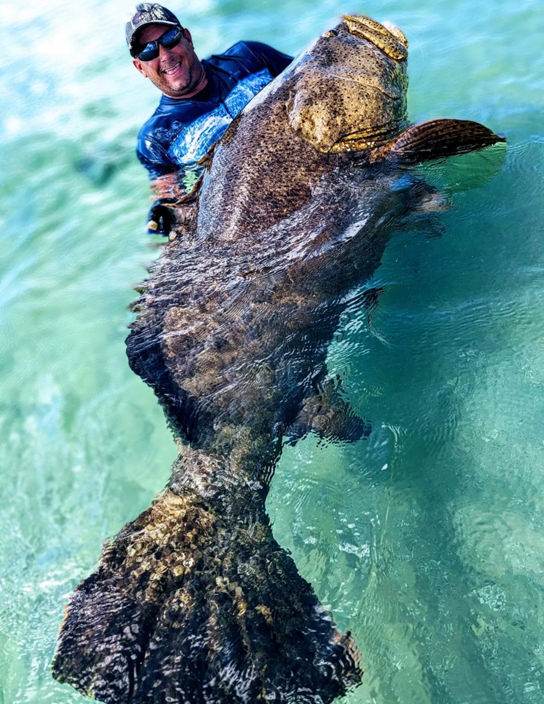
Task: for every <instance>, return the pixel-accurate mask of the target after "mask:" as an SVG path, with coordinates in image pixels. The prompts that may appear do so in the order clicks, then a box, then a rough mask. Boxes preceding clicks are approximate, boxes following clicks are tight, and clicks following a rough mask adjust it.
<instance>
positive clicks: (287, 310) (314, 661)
mask: <svg viewBox="0 0 544 704" xmlns="http://www.w3.org/2000/svg"><path fill="white" fill-rule="evenodd" d="M406 58H407V41H406V39H405V37H404V35H403V34H402V32H401V31H400V30H398V29H396V28H392V29H387V28H385V27H384V26H382V25H380V24H378V23H376V22H374V21H372V20H370V19H367V18H364V17H353V16H346V17H344V18H343V20H342V22H341V23H340V24H339V25H338V26H337V27H336V28H335V29H333V30H331V31H328V32H326V33H325V34H324V35H323V36H321V37H320V38H319V39H318V40H317V41H316V42H315V43H314V45H313V46H312V47H311V48H310V49H309V50H308V51H306V52H304V53H303V54H302V55H301V56H300V57H299V58H298V59H297V60H296V61H295V62H293V64H291V65H290V66H289V67H288V68H287V69H286V71H284V73H283V74H282V75H280V76H279V77H278V78H276V79H275V80H274V81H273V82H272V83H271V84H270V85H269V86H267V87H266V88H265V89H264V90H263V91H262V92H261V93H260V94H259V95H258V96H257V97H256V98H255V99H254V100H253V101H252V102H251V103H250V104H249V105H248V106H247V107H246V108H245V109H244V111H243V112H242V114H241V115H240V116H239V117H238V118H237V119H236V120H235V121H234V122H233V123H232V125H231V127H230V128H229V130H228V131H227V132H226V134H225V136H224V137H223V139H222V140H221V141H220V142H219V143H218V144H217V146H216V147H215V149H214V150H213V153H212V154H210V156H209V158H208V159H207V165H206V172H205V175H204V177H203V179H202V182H201V184H200V188H199V189H198V190H197V191H195V193H194V194H193V195H192V196H190V197H188V198H187V199H186V202H184V203H181V202H180V203H179V207H178V210H179V217H180V220H181V219H184V221H185V228H184V229H185V231H184V232H183V233H181V234H178V236H177V238H175V239H173V240H172V241H170V242H169V243H168V244H167V245H165V247H164V249H163V251H162V254H161V256H160V258H159V259H158V260H157V262H156V263H155V264H154V265H153V267H152V269H151V274H150V278H149V280H148V281H146V282H145V284H144V285H143V293H142V296H141V298H140V300H139V301H138V304H137V310H138V311H139V317H138V318H137V320H136V321H135V322H134V323H133V325H132V331H131V334H130V336H129V337H128V340H127V350H128V357H129V361H130V365H131V367H132V369H133V370H134V371H135V372H136V373H137V374H139V375H140V376H141V377H142V379H144V380H145V381H146V382H147V383H148V384H149V385H150V386H151V387H152V388H153V389H154V391H155V393H156V394H157V396H158V398H159V400H160V402H161V404H162V406H163V408H164V411H165V414H166V416H167V419H168V422H169V424H170V426H171V428H172V430H173V432H174V435H175V436H176V439H177V440H178V443H179V445H180V454H179V457H178V459H177V460H176V462H175V463H174V466H173V468H172V475H171V479H170V481H169V483H168V485H167V487H166V489H165V490H164V491H163V492H162V493H161V494H160V495H159V496H158V497H157V498H156V499H155V500H154V501H153V504H152V505H151V507H150V508H149V509H148V510H147V511H145V512H144V513H142V514H141V515H140V516H139V517H138V518H137V519H136V520H135V521H133V522H132V523H129V524H127V525H126V526H125V527H124V528H123V529H122V530H121V532H120V533H119V535H117V537H116V538H115V539H114V540H113V541H111V542H109V543H107V544H106V546H105V547H104V550H103V554H102V557H101V561H100V565H99V567H98V569H97V570H96V572H94V573H93V574H92V575H91V576H90V577H88V578H87V579H85V580H84V581H83V582H82V583H81V584H80V585H79V586H78V587H77V589H76V590H75V592H74V594H73V596H72V598H71V601H70V604H69V606H68V609H67V613H66V618H65V621H64V623H63V626H62V629H61V633H60V641H59V645H58V649H57V652H56V655H55V659H54V663H53V673H54V676H55V677H56V678H57V679H59V680H60V681H63V682H68V683H70V684H71V685H72V686H73V687H75V688H76V689H77V690H79V691H80V692H82V693H85V694H87V695H89V696H92V697H95V698H96V699H98V700H99V701H102V702H107V703H108V704H129V703H134V704H166V703H167V702H168V703H172V704H181V703H187V704H231V703H232V704H234V703H238V702H245V703H247V704H253V703H255V702H290V703H293V704H294V703H295V702H296V703H297V704H303V703H309V702H312V703H318V704H323V703H325V702H331V701H332V700H333V699H334V698H335V697H337V696H339V695H341V694H343V693H345V692H346V690H347V689H348V688H349V687H351V686H354V685H356V684H358V683H359V682H360V680H361V675H362V670H361V666H360V664H359V657H358V654H357V651H356V647H355V644H354V643H353V640H352V638H351V636H350V634H349V633H347V634H345V635H342V634H340V633H339V632H338V631H337V629H336V627H335V625H334V623H333V621H332V618H331V616H330V614H329V613H328V612H327V611H326V610H325V609H324V608H323V607H322V606H321V605H320V603H319V601H318V600H317V597H316V596H315V594H314V592H313V590H312V588H311V586H310V585H309V584H308V583H307V582H306V581H305V580H304V579H302V578H301V577H300V575H299V574H298V573H297V570H296V567H295V565H294V563H293V561H292V559H291V558H290V556H289V555H288V554H287V552H286V551H285V550H283V549H282V548H281V547H280V546H279V545H278V543H277V542H276V541H275V540H274V537H273V536H272V531H271V527H270V524H269V520H268V517H267V515H266V512H265V499H266V495H267V491H268V487H269V484H270V481H271V478H272V474H273V471H274V466H275V464H276V462H277V461H278V458H279V456H280V453H281V448H282V443H283V442H285V441H286V440H288V439H289V438H290V439H291V441H294V440H295V439H296V438H297V437H300V436H302V435H303V434H304V433H305V432H307V431H309V430H312V429H313V430H315V431H317V432H319V433H321V434H322V435H325V436H327V437H331V438H335V439H337V440H346V441H350V440H356V439H358V438H360V437H361V436H362V435H365V434H368V432H369V427H368V425H367V423H366V422H365V421H364V420H362V419H360V418H358V417H357V416H355V415H354V413H353V412H352V411H351V409H350V407H349V405H348V404H347V403H346V401H345V400H344V399H343V396H342V390H341V389H340V388H339V387H338V384H337V383H335V382H333V381H332V380H330V379H329V378H328V377H327V372H326V366H325V358H326V352H327V346H328V344H329V343H330V340H331V337H332V336H333V334H334V331H335V330H336V328H337V325H338V321H339V316H340V314H341V312H342V310H343V309H344V307H345V305H346V300H348V295H349V294H350V292H353V290H354V289H355V288H356V287H357V286H359V287H361V284H362V283H363V282H364V281H365V280H367V279H368V278H369V276H370V275H371V274H372V272H373V271H374V270H375V269H376V267H377V266H378V265H379V262H380V258H381V256H382V253H383V250H384V247H385V245H386V243H387V241H388V238H389V236H390V233H391V231H392V229H393V228H394V227H395V226H398V224H399V223H400V222H401V221H402V219H403V218H405V217H406V216H407V215H408V214H409V213H410V212H411V211H413V210H417V209H418V208H419V209H421V208H422V207H426V206H428V205H429V204H432V201H433V192H432V189H430V188H429V187H427V186H425V184H422V183H421V181H418V179H417V178H415V177H409V176H407V173H408V172H407V169H406V167H407V166H410V165H412V164H419V163H421V162H424V161H428V160H433V159H437V158H442V157H446V156H449V155H452V154H459V153H463V152H470V151H472V150H475V149H481V148H483V147H485V146H488V145H491V144H493V143H495V142H497V141H504V140H502V138H500V137H498V136H497V135H496V134H494V133H493V132H492V131H490V130H489V129H487V128H486V127H484V126H483V125H480V124H478V123H475V122H469V121H463V120H433V121H430V122H426V123H423V124H419V125H412V126H409V125H408V123H407V120H406V87H407V78H406ZM183 214H185V215H184V217H183V218H182V215H183ZM187 214H188V215H187Z"/></svg>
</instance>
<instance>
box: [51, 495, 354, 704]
mask: <svg viewBox="0 0 544 704" xmlns="http://www.w3.org/2000/svg"><path fill="white" fill-rule="evenodd" d="M262 504H263V509H262V512H261V513H260V515H256V514H255V512H254V511H252V512H251V513H252V515H251V516H249V517H246V518H244V513H243V511H242V512H241V513H240V515H239V517H238V518H236V517H235V514H236V511H227V512H226V513H225V512H224V510H223V509H224V504H222V506H221V510H217V509H216V508H214V505H213V502H210V501H206V500H204V499H203V497H202V496H201V495H199V494H198V492H196V491H195V490H192V489H189V488H185V489H184V490H181V491H179V493H177V492H176V491H173V490H172V489H167V490H166V491H165V492H164V493H163V494H161V495H160V496H159V497H158V498H156V499H155V501H154V502H153V504H152V505H151V507H150V508H149V509H147V510H146V511H144V512H143V513H142V514H141V515H140V516H139V517H138V518H137V519H136V520H135V521H133V522H131V523H129V524H127V525H126V526H125V527H124V528H123V529H122V530H121V531H120V533H119V534H118V535H117V537H116V538H115V539H114V540H113V541H112V542H110V543H107V544H106V545H105V547H104V550H103V553H102V557H101V561H100V564H99V567H98V569H97V570H96V571H95V572H94V573H93V574H91V575H90V576H89V577H88V578H87V579H85V580H84V581H83V582H82V583H81V584H80V585H79V586H78V587H77V588H76V590H75V592H74V594H73V595H72V598H71V600H70V603H69V605H68V608H67V612H66V617H65V620H64V623H63V625H62V628H61V631H60V636H59V643H58V647H57V651H56V654H55V657H54V661H53V666H52V669H53V676H54V677H55V678H56V679H58V680H59V681H61V682H66V683H68V684H70V685H72V686H73V687H75V688H76V689H77V690H78V691H80V692H81V693H83V694H86V695H89V696H92V697H94V698H96V699H97V700H99V701H102V702H105V703H106V704H129V703H130V704H144V703H145V704H159V703H160V704H165V703H166V702H179V703H180V704H181V703H182V702H191V704H200V703H202V704H227V703H229V704H231V703H233V702H247V703H248V704H249V703H253V702H259V701H263V702H264V701H276V702H295V701H296V702H318V703H319V704H323V703H325V702H331V701H332V700H333V699H334V698H335V697H336V696H339V695H341V694H343V693H345V691H346V690H347V689H348V688H349V687H351V686H353V685H356V684H358V683H359V682H360V680H361V676H362V671H361V667H360V665H359V658H358V654H357V650H356V647H355V644H354V642H353V639H352V638H351V636H350V634H349V633H347V634H345V635H342V634H340V633H339V632H338V631H337V629H336V627H335V625H334V623H333V621H332V619H331V616H330V614H329V613H328V612H327V611H326V610H325V609H324V608H323V607H322V606H321V605H320V604H319V602H318V600H317V597H316V596H315V594H314V592H313V590H312V588H311V586H310V585H309V584H308V583H307V582H306V581H305V580H304V579H302V577H300V575H299V574H298V572H297V569H296V567H295V565H294V562H293V561H292V559H291V558H290V556H289V555H288V554H287V552H286V551H285V550H283V549H282V548H281V547H280V546H279V545H278V543H277V542H276V541H275V540H274V538H273V536H272V532H271V528H270V525H269V523H268V519H267V517H266V514H265V512H264V500H263V501H262Z"/></svg>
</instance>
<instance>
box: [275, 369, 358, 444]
mask: <svg viewBox="0 0 544 704" xmlns="http://www.w3.org/2000/svg"><path fill="white" fill-rule="evenodd" d="M310 431H313V432H315V433H317V434H318V435H319V436H320V437H324V438H328V439H329V440H333V441H335V440H336V441H343V442H357V440H359V439H360V438H361V437H367V436H368V435H369V434H370V431H371V425H370V422H369V421H368V420H365V419H364V418H360V417H359V416H358V415H356V414H355V413H354V411H353V409H352V408H351V406H350V404H349V403H348V402H347V401H346V400H345V399H344V398H343V397H342V395H341V393H340V389H339V385H338V384H337V383H335V382H334V381H333V380H332V379H329V380H327V381H326V382H325V384H324V385H323V386H322V387H321V388H320V389H319V390H317V391H316V393H315V394H313V395H310V396H308V397H307V398H306V399H305V401H304V405H303V407H302V409H301V410H300V412H299V414H298V416H297V418H296V420H295V422H294V423H293V425H292V426H291V427H290V428H289V435H290V437H291V441H292V442H296V440H298V439H299V438H301V437H303V436H304V435H306V433H308V432H310Z"/></svg>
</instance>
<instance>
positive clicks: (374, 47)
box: [287, 15, 408, 152]
mask: <svg viewBox="0 0 544 704" xmlns="http://www.w3.org/2000/svg"><path fill="white" fill-rule="evenodd" d="M407 56H408V42H407V40H406V37H405V36H404V34H403V33H402V32H401V30H400V29H398V28H397V27H394V26H393V25H388V26H386V25H383V24H379V23H378V22H375V21H374V20H371V19H369V18H368V17H363V16H354V15H346V16H344V17H343V18H342V22H341V23H340V24H339V25H338V26H337V27H335V28H334V29H332V30H329V31H327V32H325V33H324V34H323V35H322V36H321V37H319V39H318V40H317V41H316V42H315V43H314V44H313V46H312V47H310V49H308V51H306V52H305V53H304V54H302V55H301V56H300V58H299V59H298V60H297V61H296V62H295V64H294V65H293V67H292V72H293V73H292V84H291V90H290V97H289V101H288V105H287V109H288V117H289V123H290V125H291V128H292V129H294V130H295V131H296V132H297V133H299V134H300V135H301V136H302V137H303V138H304V139H305V140H306V141H308V142H310V144H312V145H313V146H314V147H315V148H316V149H317V150H318V151H320V152H344V151H361V150H364V149H369V148H373V147H376V146H380V145H382V144H385V143H386V142H387V141H389V140H390V139H391V138H392V137H394V136H396V135H397V134H398V133H399V132H400V131H401V129H402V128H403V127H404V125H405V122H406V89H407V84H408V80H407V73H406V64H407Z"/></svg>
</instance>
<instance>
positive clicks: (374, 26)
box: [342, 15, 408, 61]
mask: <svg viewBox="0 0 544 704" xmlns="http://www.w3.org/2000/svg"><path fill="white" fill-rule="evenodd" d="M342 22H343V23H344V25H345V26H346V28H347V30H348V31H349V33H350V34H353V35H354V36H355V37H360V38H361V39H366V40H367V41H369V42H371V43H372V44H374V46H376V47H377V48H378V49H380V51H382V52H383V53H384V54H385V55H386V56H388V57H389V58H390V59H393V60H394V61H404V60H405V59H406V58H407V56H408V40H407V39H406V37H405V36H404V33H403V32H402V31H401V30H400V29H399V28H398V27H396V26H395V25H394V24H392V23H389V22H388V23H386V24H380V23H379V22H376V21H375V20H372V19H370V17H364V16H363V15H344V16H343V17H342Z"/></svg>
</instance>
